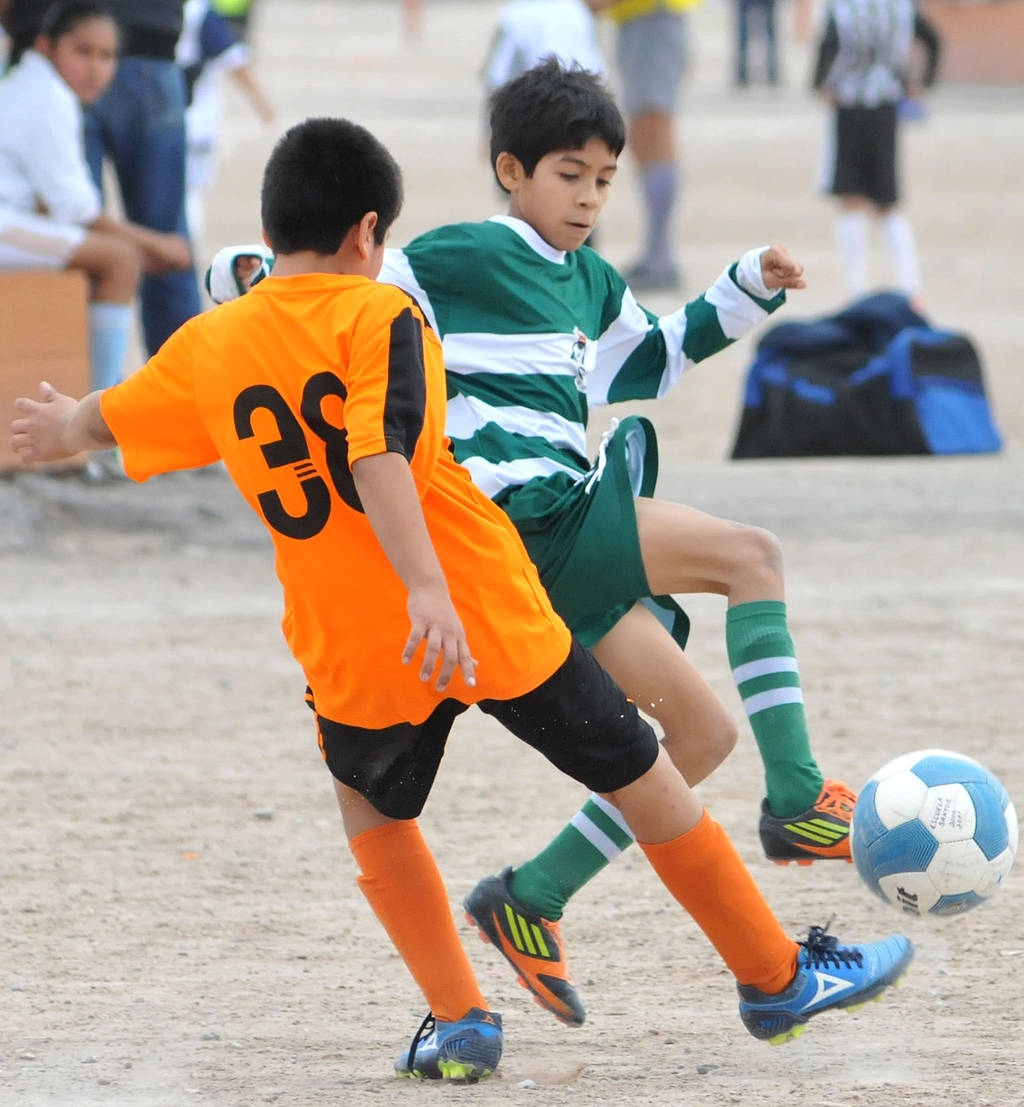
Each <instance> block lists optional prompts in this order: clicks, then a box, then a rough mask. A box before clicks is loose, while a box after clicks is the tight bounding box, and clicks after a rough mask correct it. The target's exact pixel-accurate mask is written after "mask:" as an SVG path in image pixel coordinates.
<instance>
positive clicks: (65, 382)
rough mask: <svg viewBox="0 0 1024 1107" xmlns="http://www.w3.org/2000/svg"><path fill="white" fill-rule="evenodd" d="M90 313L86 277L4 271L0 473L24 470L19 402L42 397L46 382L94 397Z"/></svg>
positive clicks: (74, 463)
mask: <svg viewBox="0 0 1024 1107" xmlns="http://www.w3.org/2000/svg"><path fill="white" fill-rule="evenodd" d="M87 307H88V284H87V282H86V278H85V276H84V274H82V273H79V272H77V271H72V270H68V269H61V270H50V269H8V270H0V470H9V469H14V468H23V466H22V464H21V462H20V461H19V460H18V458H17V456H16V455H15V454H14V453H13V452H12V450H11V447H10V433H9V427H10V421H11V419H12V418H13V417H14V400H15V398H16V397H17V396H31V397H33V398H35V397H36V396H38V395H39V382H40V381H41V380H48V381H49V382H50V383H51V384H52V385H53V386H54V388H56V389H58V391H60V392H66V393H68V395H71V396H84V395H85V394H86V393H87V392H88V391H89V326H88V314H87ZM84 462H85V455H80V456H79V457H76V458H72V459H71V460H70V461H66V462H63V463H61V464H60V465H59V466H55V465H52V464H51V465H45V466H37V468H58V467H59V468H69V467H74V468H80V467H81V466H82V465H83V464H84Z"/></svg>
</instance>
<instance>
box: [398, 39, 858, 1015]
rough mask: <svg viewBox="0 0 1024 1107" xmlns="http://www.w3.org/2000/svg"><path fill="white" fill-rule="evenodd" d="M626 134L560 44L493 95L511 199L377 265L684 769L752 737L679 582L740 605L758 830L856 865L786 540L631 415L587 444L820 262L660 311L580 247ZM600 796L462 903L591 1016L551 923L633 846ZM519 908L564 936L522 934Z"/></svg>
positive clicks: (700, 769) (466, 458) (801, 853)
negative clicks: (673, 481)
mask: <svg viewBox="0 0 1024 1107" xmlns="http://www.w3.org/2000/svg"><path fill="white" fill-rule="evenodd" d="M623 145H624V130H623V127H622V120H621V116H620V115H619V112H618V109H617V107H616V105H615V103H614V101H613V100H612V98H611V97H610V95H609V94H608V93H607V91H606V90H605V88H604V86H603V85H602V84H601V83H600V81H599V80H598V79H597V78H595V77H594V76H593V75H592V74H588V73H584V72H582V71H579V70H568V71H567V70H565V69H564V68H563V67H562V66H560V65H559V64H558V63H557V62H556V61H554V60H549V61H546V62H544V63H542V64H541V65H539V66H537V67H535V68H534V69H532V70H530V71H529V72H528V73H526V74H524V75H523V76H522V77H519V78H517V79H516V80H513V81H511V82H509V83H508V84H507V85H505V86H503V88H501V89H499V90H498V91H497V92H496V93H495V94H494V96H493V98H492V101H491V162H492V165H493V166H494V171H495V175H496V177H497V179H498V183H499V184H500V185H501V187H502V188H503V189H504V190H505V192H506V193H507V194H508V196H509V210H508V214H507V215H503V216H497V217H495V218H493V219H490V220H488V221H487V222H484V223H475V224H458V225H454V226H449V227H442V228H439V229H437V230H435V231H431V232H428V233H427V234H424V235H421V236H420V237H418V238H417V239H415V240H414V241H413V242H411V243H410V244H409V245H408V246H406V247H405V248H404V249H402V250H397V251H389V252H388V254H387V256H386V260H385V264H384V269H383V271H382V273H381V277H380V279H381V280H384V281H391V282H393V283H395V284H398V285H399V286H400V287H402V288H404V289H405V290H406V291H407V292H409V293H410V295H412V296H413V297H414V298H415V299H416V301H417V302H418V303H419V304H420V306H421V307H422V308H423V310H424V312H425V313H426V315H427V318H428V319H429V320H430V322H431V323H432V325H434V326H435V327H436V329H437V332H438V334H439V335H440V336H441V338H442V341H443V345H444V352H445V364H446V369H447V373H448V382H449V403H448V423H447V430H448V434H449V436H450V437H451V440H452V447H453V449H454V452H455V456H456V458H457V459H458V460H459V461H460V462H461V463H462V464H463V465H465V466H466V467H467V468H468V469H469V470H470V472H471V473H472V475H473V479H474V481H475V482H476V483H477V484H478V485H479V486H480V487H481V488H482V489H483V490H484V491H485V492H486V493H487V494H488V495H489V496H490V497H491V498H492V499H494V500H495V502H496V503H498V504H500V505H501V506H502V507H503V508H504V509H505V511H506V512H508V514H509V515H510V516H511V518H512V520H513V522H514V523H515V524H516V527H517V528H518V530H519V532H520V534H521V535H522V537H523V540H524V542H525V544H526V547H527V549H528V550H529V552H530V554H531V557H532V558H533V560H534V562H535V563H536V564H537V566H538V568H539V570H540V574H541V580H542V581H543V582H544V585H545V587H546V588H547V589H548V592H549V595H550V596H551V599H552V601H553V603H554V605H555V607H556V609H557V610H558V611H559V613H560V614H561V615H562V617H563V618H564V619H565V620H566V622H567V623H568V624H569V627H570V628H571V629H572V630H573V632H574V633H575V634H576V635H577V637H578V638H579V639H580V640H581V641H582V642H583V644H584V645H586V646H588V647H589V648H590V649H591V650H592V651H593V653H594V655H595V656H596V657H597V659H598V660H599V661H600V662H601V664H602V665H603V666H604V667H605V668H606V669H607V670H608V671H609V672H610V673H611V674H612V676H613V677H614V678H615V680H616V681H617V682H618V683H619V684H620V685H621V687H622V688H623V689H624V691H625V692H626V694H627V695H628V696H629V697H630V698H631V699H633V700H634V701H635V702H636V703H637V705H638V706H639V707H641V709H642V710H644V711H645V712H646V713H648V714H650V715H651V716H653V717H654V718H655V719H656V720H657V721H658V722H659V723H660V725H661V727H662V729H663V731H664V742H665V746H666V749H668V750H669V752H670V754H671V756H672V758H673V760H675V761H676V764H677V765H679V767H680V769H681V770H682V771H683V774H684V776H685V777H686V778H687V780H688V781H689V782H690V783H691V784H694V783H696V782H697V781H699V780H701V779H703V778H704V777H705V776H706V775H707V774H708V773H709V772H711V770H712V769H714V768H715V766H716V765H718V764H719V763H720V762H721V761H722V759H723V758H724V757H725V756H726V755H727V754H728V752H729V750H730V749H731V748H732V745H733V743H734V741H735V737H736V728H735V723H734V721H733V718H732V715H731V714H730V712H729V711H728V710H727V709H726V708H725V706H724V705H723V704H722V703H721V702H720V701H719V699H718V698H717V696H716V695H715V694H714V693H713V691H712V690H711V688H710V687H709V686H708V684H707V683H706V682H705V681H704V680H703V678H702V677H701V676H700V674H699V673H698V672H697V671H696V669H695V668H694V666H693V665H692V664H691V663H690V662H689V661H688V660H687V658H686V655H685V654H684V653H683V650H682V646H683V644H684V643H685V639H686V630H687V623H686V618H685V615H684V614H683V613H682V611H681V610H680V609H679V608H678V607H677V606H676V604H675V603H674V601H672V600H671V598H670V597H671V595H672V594H678V593H686V592H714V593H718V594H721V595H724V596H726V597H727V600H728V610H727V613H726V642H727V648H728V653H729V660H730V664H731V665H732V668H733V673H734V676H735V678H736V680H737V684H738V686H739V689H740V693H741V696H742V697H743V701H744V705H745V707H746V710H747V712H748V714H749V717H750V722H751V727H752V729H753V730H754V734H755V737H756V738H757V741H758V746H759V749H760V752H761V756H762V760H763V762H764V766H765V778H766V785H767V789H766V790H767V798H766V800H765V801H764V804H763V809H762V813H761V837H762V842H763V844H764V847H765V851H766V853H767V854H768V856H769V857H771V858H772V859H773V860H779V861H788V860H798V861H804V862H806V861H808V860H813V859H815V858H819V857H842V858H844V859H847V858H849V842H848V832H849V819H850V815H851V813H852V808H853V803H854V796H853V795H852V793H851V792H850V791H849V789H848V788H846V787H845V785H842V784H840V783H838V782H832V781H826V780H825V779H824V778H823V776H822V774H821V772H820V770H819V768H818V765H817V763H816V761H815V759H814V757H813V755H812V753H811V749H810V743H809V740H808V735H807V728H806V722H805V718H804V710H803V697H802V693H801V690H800V682H799V677H798V673H797V663H796V658H795V652H794V649H793V644H792V641H791V639H790V636H789V633H788V629H787V625H786V614H785V603H784V578H783V569H782V556H781V553H780V549H779V543H778V541H777V540H776V539H775V537H774V536H772V535H770V534H768V533H766V532H765V531H763V530H760V529H758V528H755V527H749V526H742V525H740V524H736V523H733V522H728V521H725V520H722V519H716V518H714V517H712V516H709V515H707V514H704V513H702V512H699V511H697V510H695V509H693V508H689V507H685V506H683V505H680V504H674V503H667V502H664V501H659V500H655V499H652V498H650V497H651V494H652V492H653V490H654V484H655V479H656V476H657V455H656V443H655V438H654V431H653V428H652V427H651V425H650V423H649V422H648V421H647V420H645V419H641V418H636V417H630V418H627V419H624V420H623V421H622V422H621V423H620V424H619V425H618V426H617V427H615V428H613V430H612V431H610V432H609V434H608V435H607V436H606V439H605V441H604V443H603V444H602V447H601V451H600V454H599V456H598V458H597V459H596V460H595V461H594V462H593V463H591V462H590V461H589V460H588V459H587V456H586V427H587V419H588V411H589V407H590V406H591V405H594V404H606V403H614V402H616V401H620V400H636V399H653V398H656V397H660V396H663V395H664V394H665V393H666V392H667V390H668V389H669V388H670V387H671V385H672V384H674V383H675V382H676V380H678V378H679V377H680V375H681V374H682V373H683V372H684V371H685V370H686V369H688V368H690V367H691V366H692V365H693V364H694V363H696V362H698V361H701V360H703V359H704V358H706V357H708V356H710V355H711V354H713V353H716V352H717V351H718V350H721V349H723V348H724V347H725V346H727V345H729V344H730V343H731V342H732V341H734V340H735V339H737V338H739V337H741V336H742V335H744V334H746V333H747V332H748V331H749V330H750V329H751V328H752V327H754V326H755V325H757V324H758V323H760V322H761V321H762V320H764V319H765V318H767V316H768V314H769V313H770V312H772V311H774V310H775V309H776V308H777V307H778V306H780V305H781V304H782V302H783V301H784V297H785V293H784V291H783V290H784V289H786V288H793V289H796V288H803V287H804V285H805V282H804V280H803V276H802V274H803V270H802V267H801V266H800V265H798V264H797V263H796V262H795V261H793V259H792V258H791V257H790V256H789V254H788V253H787V252H786V251H785V250H784V249H782V248H781V247H768V248H765V249H761V250H753V251H750V252H749V253H747V254H745V255H744V256H743V258H741V259H740V261H739V262H738V263H736V264H734V265H732V266H730V267H729V268H727V269H726V271H725V272H723V273H722V275H721V276H720V277H719V278H718V279H717V280H716V281H715V283H714V284H713V285H712V286H711V288H709V289H708V290H707V292H705V293H704V294H703V295H702V296H698V297H697V298H696V299H695V300H693V301H691V302H690V303H688V304H687V305H685V307H683V308H681V309H680V310H678V311H676V312H674V313H672V314H670V315H666V316H663V317H661V318H658V317H656V316H655V315H653V314H652V313H650V312H648V311H646V310H645V309H643V308H642V307H640V306H639V305H638V303H637V302H636V300H635V298H634V297H633V294H632V293H631V292H630V290H629V288H628V287H627V285H626V283H625V281H624V280H623V279H622V277H621V276H620V275H619V274H618V273H617V272H616V271H615V270H614V269H613V268H612V266H611V265H609V264H608V263H607V262H606V261H605V260H604V259H603V258H602V257H601V256H600V255H599V254H597V253H596V252H595V251H593V250H591V249H590V248H589V247H587V246H585V245H584V242H585V240H586V238H587V236H588V235H589V234H590V233H591V231H592V229H593V227H594V224H595V223H596V221H597V218H598V216H599V215H600V212H601V209H602V208H603V206H604V203H605V200H606V198H607V196H608V191H609V188H610V186H611V182H612V179H613V177H614V174H615V170H616V162H617V158H618V155H619V154H620V153H621V151H622V148H623ZM630 841H631V837H630V835H629V832H628V829H627V828H626V826H625V823H624V821H623V820H622V819H621V817H620V816H619V814H618V812H617V811H616V810H615V809H614V808H613V807H611V805H610V804H608V803H607V802H606V801H604V800H602V799H601V798H600V797H597V796H593V797H591V799H590V800H588V801H587V803H586V804H585V805H584V807H583V808H582V810H581V811H579V812H578V813H577V814H576V815H575V816H574V817H573V819H572V820H571V821H570V823H569V825H568V826H566V828H565V829H564V830H563V831H562V832H561V833H560V834H559V835H558V836H557V837H556V838H555V839H554V840H553V841H552V842H551V844H550V845H549V846H548V847H547V848H546V849H545V850H543V851H542V852H541V853H540V854H539V855H538V856H536V857H535V858H533V859H532V860H530V861H528V862H527V863H526V864H524V865H521V866H518V867H517V868H515V869H514V870H509V871H506V872H505V873H503V874H501V876H500V877H497V878H490V879H489V880H485V881H482V882H481V883H480V885H478V886H477V888H476V889H474V891H473V892H472V893H471V895H470V897H469V899H468V900H467V904H466V906H467V911H468V912H469V914H470V916H471V918H472V920H473V921H474V922H475V923H476V924H477V925H478V926H479V927H480V928H481V930H482V931H483V932H484V933H485V934H487V936H488V937H489V938H490V939H491V940H492V941H494V942H495V944H496V945H497V946H498V948H499V949H500V950H501V951H502V953H504V954H505V956H506V957H507V958H508V959H509V961H510V962H511V963H512V965H513V967H514V968H515V969H516V971H517V973H519V975H520V976H521V978H523V979H524V980H525V982H526V983H527V985H528V986H529V987H530V989H531V990H532V991H533V992H534V994H535V995H536V996H537V998H538V999H539V1000H540V1002H541V1003H542V1005H543V1006H545V1007H547V1008H548V1009H549V1010H551V1011H552V1012H553V1013H554V1014H556V1015H557V1016H558V1017H559V1018H561V1019H562V1020H563V1021H565V1022H568V1023H570V1024H574V1025H578V1024H579V1023H580V1022H582V1020H583V1008H582V1005H581V1004H580V1002H579V997H578V996H577V995H576V994H575V990H574V989H573V988H572V985H571V984H570V983H569V980H568V975H567V973H566V971H565V959H564V953H563V951H562V949H561V941H560V935H559V933H558V929H557V927H555V926H553V925H552V924H555V923H556V922H557V920H558V919H559V918H560V917H561V914H562V911H563V909H564V907H565V905H566V903H567V902H568V900H569V898H570V897H571V896H572V895H573V894H574V892H576V891H577V890H578V889H579V888H580V887H581V886H582V885H583V884H585V883H586V882H587V881H588V880H590V879H591V878H592V877H593V876H594V875H595V874H596V873H597V872H598V871H600V869H601V868H602V867H604V865H606V864H607V863H608V861H609V860H611V859H612V858H613V857H614V856H616V855H617V854H618V853H619V852H620V851H621V849H622V848H624V847H625V846H626V845H628V844H629V842H630ZM507 908H508V909H511V913H512V915H513V916H515V915H518V916H519V917H520V918H522V919H525V920H528V921H531V922H533V923H534V924H535V925H536V926H538V927H540V928H541V930H542V932H544V933H546V934H548V935H550V940H549V942H548V943H547V950H546V954H545V952H544V951H542V950H541V949H540V948H539V947H536V948H534V949H533V950H532V951H531V950H530V949H529V948H523V946H524V943H523V942H522V941H521V940H520V939H519V938H517V933H518V929H517V927H516V925H515V924H514V923H511V922H510V921H509V912H508V910H506V909H507Z"/></svg>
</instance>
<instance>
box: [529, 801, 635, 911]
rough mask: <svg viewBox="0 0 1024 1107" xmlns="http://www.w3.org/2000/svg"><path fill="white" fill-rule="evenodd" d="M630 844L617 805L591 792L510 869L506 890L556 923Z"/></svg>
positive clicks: (627, 828) (631, 839) (628, 834)
mask: <svg viewBox="0 0 1024 1107" xmlns="http://www.w3.org/2000/svg"><path fill="white" fill-rule="evenodd" d="M632 844H633V835H632V834H631V833H630V830H629V827H628V826H627V825H626V820H625V819H624V818H623V817H622V815H621V814H620V813H619V809H618V808H617V807H616V806H615V805H614V804H611V803H609V802H608V801H607V800H606V799H602V798H601V796H598V795H592V796H591V797H590V799H588V800H587V802H586V803H585V804H584V805H583V806H582V807H581V808H580V809H579V811H577V812H576V814H575V815H573V817H572V819H571V820H570V821H569V822H568V824H567V825H566V826H565V828H564V829H563V830H562V831H561V832H560V833H559V834H557V835H556V836H555V837H554V838H553V839H552V840H551V842H550V843H549V844H548V845H547V846H545V847H544V849H542V850H541V851H540V853H538V854H537V856H536V857H534V858H532V859H531V860H529V861H527V862H526V863H525V864H523V865H520V866H519V867H518V868H517V869H515V870H513V872H512V876H511V878H510V879H509V891H510V892H511V893H512V895H513V896H515V898H516V899H517V900H519V902H520V903H521V904H522V905H523V906H524V907H528V908H529V909H530V910H531V911H536V912H537V913H538V914H540V915H543V916H544V918H545V919H550V920H551V921H552V922H555V921H556V920H557V919H560V918H561V917H562V912H563V911H564V910H565V905H566V904H567V903H568V902H569V900H570V899H571V898H572V897H573V896H574V895H575V894H576V893H577V892H578V891H579V890H580V888H582V887H583V885H584V884H586V883H587V881H588V880H592V879H593V878H594V877H595V876H597V874H598V873H599V872H600V871H601V870H602V869H603V868H604V867H605V865H607V864H608V862H609V861H614V860H615V858H616V857H618V856H619V854H620V853H622V851H623V850H624V849H626V847H627V846H631V845H632Z"/></svg>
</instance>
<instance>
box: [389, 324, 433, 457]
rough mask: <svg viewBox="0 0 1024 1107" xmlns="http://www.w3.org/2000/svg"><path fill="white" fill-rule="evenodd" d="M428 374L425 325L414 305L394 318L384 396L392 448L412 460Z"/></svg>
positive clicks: (424, 401)
mask: <svg viewBox="0 0 1024 1107" xmlns="http://www.w3.org/2000/svg"><path fill="white" fill-rule="evenodd" d="M426 407H427V375H426V370H425V368H424V365H423V325H422V323H421V322H420V320H419V319H418V318H417V317H416V315H415V314H414V313H413V310H412V308H404V309H403V310H402V311H401V312H399V314H398V315H396V316H395V318H394V319H393V320H392V321H391V338H390V344H389V349H388V386H387V393H386V395H385V397H384V440H385V442H387V445H388V449H389V450H394V451H395V452H398V453H401V454H404V456H405V457H406V459H407V460H410V461H411V460H412V455H413V453H414V452H415V450H416V443H417V442H418V441H419V437H420V434H421V432H422V431H423V422H424V419H425V417H426Z"/></svg>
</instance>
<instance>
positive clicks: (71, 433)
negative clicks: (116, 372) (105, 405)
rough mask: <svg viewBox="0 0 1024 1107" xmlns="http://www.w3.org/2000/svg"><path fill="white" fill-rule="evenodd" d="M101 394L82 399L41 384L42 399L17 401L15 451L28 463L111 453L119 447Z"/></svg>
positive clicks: (12, 431) (93, 393) (14, 428)
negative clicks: (85, 453)
mask: <svg viewBox="0 0 1024 1107" xmlns="http://www.w3.org/2000/svg"><path fill="white" fill-rule="evenodd" d="M102 395H103V393H102V391H100V392H90V393H89V395H88V396H86V397H85V398H84V399H82V400H75V399H72V397H71V396H65V395H63V394H62V393H60V392H58V391H57V390H56V389H55V388H54V387H53V385H52V384H49V383H48V382H47V381H43V382H42V383H41V384H40V385H39V397H40V398H39V399H38V400H29V399H26V398H25V397H21V398H19V399H17V400H15V401H14V409H15V411H16V412H17V413H18V415H17V417H16V418H15V419H14V420H13V421H12V423H11V449H12V450H13V451H14V452H15V453H16V454H17V455H18V457H19V458H20V459H21V460H22V461H23V462H24V463H25V464H26V465H30V464H32V463H34V462H37V461H64V460H65V459H66V458H69V457H73V456H74V455H75V454H80V453H82V452H83V451H85V450H108V449H110V448H111V447H112V446H116V445H117V441H116V439H115V438H114V436H113V435H112V434H111V433H110V428H109V427H108V426H107V424H106V422H105V420H104V418H103V413H102V412H101V411H100V397H101V396H102Z"/></svg>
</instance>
